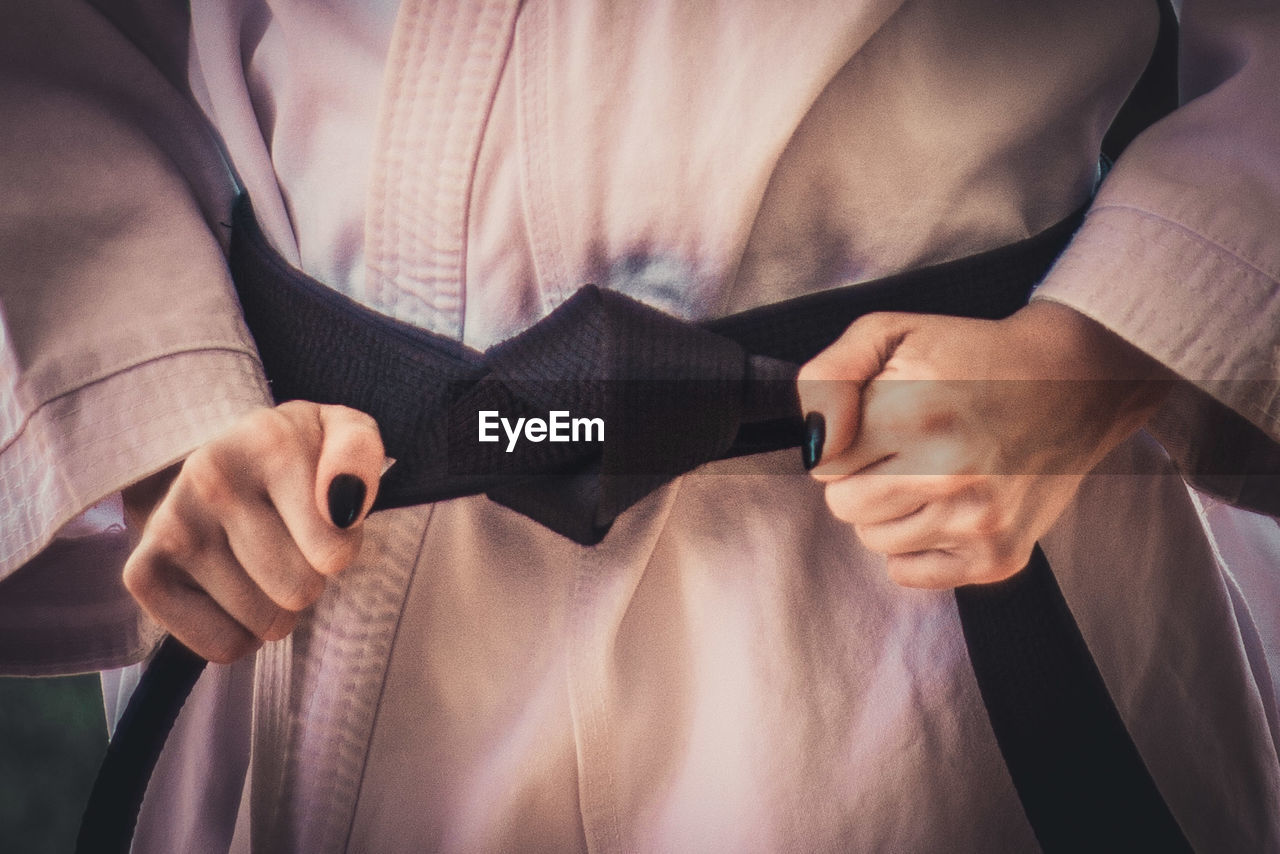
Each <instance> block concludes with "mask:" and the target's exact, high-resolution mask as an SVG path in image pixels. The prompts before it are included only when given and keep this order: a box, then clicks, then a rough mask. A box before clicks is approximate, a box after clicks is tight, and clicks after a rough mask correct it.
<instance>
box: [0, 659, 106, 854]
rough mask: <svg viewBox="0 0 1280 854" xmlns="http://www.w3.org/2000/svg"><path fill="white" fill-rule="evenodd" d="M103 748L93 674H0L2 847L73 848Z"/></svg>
mask: <svg viewBox="0 0 1280 854" xmlns="http://www.w3.org/2000/svg"><path fill="white" fill-rule="evenodd" d="M106 749H107V730H106V722H105V719H104V715H103V711H102V689H101V687H100V686H99V682H98V677H97V675H96V674H91V675H85V676H65V677H60V678H57V679H15V678H0V852H2V854H45V852H58V854H63V852H69V851H71V850H72V849H73V848H74V847H75V840H76V830H77V829H78V828H79V826H80V813H81V811H82V810H83V809H84V803H85V800H86V799H87V798H88V797H89V789H90V788H91V787H92V786H93V777H94V775H95V774H96V773H97V771H98V763H99V762H100V761H101V760H102V755H103V753H104V752H105V751H106Z"/></svg>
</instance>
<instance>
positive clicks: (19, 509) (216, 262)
mask: <svg viewBox="0 0 1280 854" xmlns="http://www.w3.org/2000/svg"><path fill="white" fill-rule="evenodd" d="M130 5H131V6H137V7H138V9H135V10H133V11H140V12H142V13H145V12H146V11H147V10H145V9H143V8H142V7H144V6H146V5H147V0H142V2H138V0H133V2H132V3H131V4H130ZM152 5H157V8H160V7H162V6H163V7H165V8H170V9H171V8H173V7H175V6H182V5H183V4H152ZM115 11H116V12H118V13H119V14H113V21H114V23H113V21H109V20H108V18H107V17H105V16H103V15H102V14H101V13H99V12H98V11H97V10H95V9H94V8H92V7H91V6H89V5H88V4H84V3H78V2H69V0H54V1H53V2H42V3H5V4H3V5H2V6H0V127H3V128H4V132H3V133H0V669H4V670H7V671H9V672H24V673H32V672H55V671H69V670H87V669H97V668H101V667H107V666H117V665H120V664H124V663H127V662H129V661H131V660H136V659H138V658H140V657H141V656H142V655H144V654H145V653H146V652H147V650H148V648H149V644H150V642H151V640H152V633H150V632H148V631H147V630H146V624H145V620H143V619H142V618H141V616H140V615H139V614H138V613H137V611H136V609H135V608H134V607H133V606H132V603H131V602H130V601H129V600H128V594H127V592H125V591H124V589H123V586H122V585H121V583H120V565H121V563H122V560H123V556H124V554H125V550H124V549H122V548H120V547H119V543H118V541H117V542H103V543H100V544H98V546H97V547H93V548H88V550H87V551H86V548H85V543H79V544H68V543H66V542H64V541H59V543H55V546H56V547H51V546H50V544H51V543H54V538H55V535H56V534H57V532H58V530H59V528H60V527H61V526H63V525H64V524H65V523H66V522H67V521H68V520H71V519H72V518H74V517H76V516H77V515H79V514H80V513H81V512H82V511H83V510H84V509H85V508H87V507H89V506H91V505H94V504H95V503H96V502H98V501H99V500H101V499H102V498H103V497H104V496H109V495H111V494H112V493H114V492H117V491H118V490H120V489H121V488H122V487H124V486H126V485H128V484H130V483H132V482H134V481H136V480H138V479H140V478H142V477H144V476H146V475H148V474H151V473H153V472H155V471H158V470H160V469H162V468H165V467H166V466H168V465H170V464H172V463H174V462H175V461H177V460H179V459H181V458H182V457H184V456H185V455H186V454H188V453H189V452H190V451H191V450H192V449H194V448H195V447H197V446H198V445H200V444H201V443H203V442H204V441H206V440H208V439H209V438H211V437H212V436H214V435H216V434H217V433H218V432H220V431H222V430H224V429H225V428H226V427H227V426H228V425H229V424H230V423H231V422H232V421H234V420H235V419H236V418H238V417H239V416H240V415H242V414H243V413H245V412H246V411H248V410H250V409H252V408H254V407H256V406H260V405H263V404H266V403H267V402H268V400H269V397H268V393H267V389H266V384H265V381H264V379H263V377H262V372H261V368H260V364H259V362H258V359H257V355H256V351H255V349H254V347H253V344H252V339H251V338H250V337H249V335H248V332H247V330H246V329H245V327H244V324H243V321H242V319H241V317H240V312H239V307H238V303H237V301H236V298H235V294H234V290H233V288H232V286H231V283H230V279H229V275H228V273H227V269H226V264H225V260H224V256H223V247H222V245H221V244H220V237H222V236H224V235H220V234H219V233H218V230H219V229H220V228H221V226H219V225H217V221H218V219H219V218H225V216H226V215H225V213H224V212H225V211H229V209H230V199H231V196H232V194H233V184H232V181H231V179H230V177H229V173H228V172H227V170H226V167H225V165H224V164H223V163H222V161H221V159H220V157H219V154H218V151H217V147H216V143H214V141H213V138H212V136H211V135H210V133H209V132H208V130H207V129H206V127H205V126H204V124H203V119H202V117H201V116H200V115H199V113H198V111H197V110H196V109H195V108H194V107H193V106H192V105H191V102H190V100H189V99H188V98H186V97H185V96H184V93H183V92H182V91H180V87H181V85H182V84H181V83H179V84H178V85H175V81H176V80H178V79H179V77H180V74H178V72H179V71H180V67H181V66H183V62H182V59H183V57H182V52H183V51H185V43H186V41H185V40H186V28H185V22H184V21H182V20H177V19H173V20H172V23H173V24H174V26H173V27H172V29H171V30H170V31H169V33H170V36H171V37H172V39H171V40H170V41H169V42H168V43H167V44H168V45H169V47H170V49H169V51H168V53H167V54H166V62H167V64H168V68H167V69H166V70H167V71H168V72H169V73H168V74H166V73H165V71H162V70H161V67H160V66H158V65H157V64H156V63H155V62H152V61H151V60H150V59H149V58H148V56H147V55H146V54H145V53H144V51H143V50H142V49H141V48H140V47H139V45H146V44H152V45H153V46H154V45H156V44H160V43H162V42H163V39H162V38H161V37H162V36H163V35H164V33H163V32H161V30H162V29H163V27H161V26H160V25H161V24H162V23H165V22H168V21H170V20H171V18H172V16H171V18H163V17H143V16H141V15H140V16H139V17H138V20H142V21H145V22H146V25H147V26H146V28H144V30H140V31H139V33H130V35H129V36H128V37H126V35H125V34H124V32H123V31H122V30H121V29H119V28H118V26H117V24H118V23H119V21H120V20H123V19H124V18H127V17H128V12H129V10H124V11H120V9H118V8H117V9H116V10H115ZM175 45H178V46H180V47H174V46H175ZM162 64H164V63H162ZM117 533H118V534H119V533H120V532H117ZM120 536H122V534H120ZM24 565H26V566H25V568H23V569H21V571H20V568H21V567H24ZM9 576H13V577H12V578H9Z"/></svg>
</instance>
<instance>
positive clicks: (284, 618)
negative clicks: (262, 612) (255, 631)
mask: <svg viewBox="0 0 1280 854" xmlns="http://www.w3.org/2000/svg"><path fill="white" fill-rule="evenodd" d="M297 624H298V616H297V615H296V614H294V613H292V612H290V611H286V610H285V609H283V608H280V609H277V611H276V614H275V616H274V617H273V618H272V620H271V624H270V625H269V626H267V630H266V631H265V632H263V633H262V639H263V640H264V641H278V640H283V639H284V638H286V637H288V636H289V633H290V632H292V631H293V629H294V626H296V625H297Z"/></svg>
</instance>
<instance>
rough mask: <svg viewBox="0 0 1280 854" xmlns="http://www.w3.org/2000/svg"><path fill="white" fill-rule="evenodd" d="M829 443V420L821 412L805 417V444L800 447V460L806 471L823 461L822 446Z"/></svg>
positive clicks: (811, 413)
mask: <svg viewBox="0 0 1280 854" xmlns="http://www.w3.org/2000/svg"><path fill="white" fill-rule="evenodd" d="M826 441H827V420H826V419H825V418H823V417H822V413H821V412H810V413H809V414H808V415H806V416H805V417H804V443H803V444H802V445H800V460H801V462H803V463H804V468H805V471H808V470H809V469H811V468H813V467H814V466H816V465H817V464H818V461H819V460H821V459H822V445H823V443H825V442H826Z"/></svg>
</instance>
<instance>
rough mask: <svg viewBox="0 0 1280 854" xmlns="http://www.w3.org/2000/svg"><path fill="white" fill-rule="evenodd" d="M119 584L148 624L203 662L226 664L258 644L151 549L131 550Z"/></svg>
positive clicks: (244, 654)
mask: <svg viewBox="0 0 1280 854" xmlns="http://www.w3.org/2000/svg"><path fill="white" fill-rule="evenodd" d="M124 583H125V587H126V588H127V589H128V590H129V592H130V594H132V595H133V597H134V599H135V600H136V601H137V602H138V604H139V605H141V606H142V608H143V610H145V611H146V612H147V613H148V614H149V615H150V616H151V617H152V619H154V620H155V621H156V622H157V623H159V624H160V625H162V626H164V627H165V629H166V630H168V631H169V633H170V634H172V635H173V636H174V637H176V638H177V639H178V640H180V641H182V642H183V643H184V644H186V646H187V647H188V648H189V649H191V651H192V652H194V653H196V654H197V655H199V656H200V657H201V658H204V659H206V660H207V661H213V662H217V663H219V664H230V663H231V662H233V661H236V660H238V659H240V658H243V657H244V656H246V655H248V654H249V653H251V652H253V651H254V650H256V649H257V648H258V647H259V646H261V645H262V642H261V641H260V640H259V639H258V638H256V637H255V636H254V635H253V634H252V633H251V632H250V631H249V630H248V629H246V628H245V627H244V626H242V625H240V623H239V622H237V621H236V620H234V619H232V617H231V616H230V615H229V614H227V612H226V611H224V610H223V609H222V608H221V607H219V606H218V604H217V603H215V602H214V601H213V599H211V598H210V597H209V596H208V595H207V594H206V593H205V592H204V591H202V590H200V589H199V588H197V587H196V586H195V585H194V584H193V583H192V582H191V581H190V579H189V578H188V577H187V576H186V574H185V573H183V572H182V571H181V570H179V569H178V568H177V566H176V565H175V564H173V563H172V562H170V561H168V560H167V559H165V558H164V557H162V556H161V554H160V553H159V552H157V551H156V550H154V549H147V548H143V547H142V546H139V548H138V549H136V550H135V551H134V553H133V554H132V555H131V556H130V558H129V560H128V561H127V562H126V563H125V568H124Z"/></svg>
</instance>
